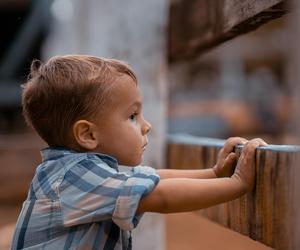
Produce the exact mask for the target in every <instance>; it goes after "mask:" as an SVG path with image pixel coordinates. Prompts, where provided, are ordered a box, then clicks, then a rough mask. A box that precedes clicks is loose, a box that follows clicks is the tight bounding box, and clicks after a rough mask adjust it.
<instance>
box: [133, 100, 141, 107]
mask: <svg viewBox="0 0 300 250" xmlns="http://www.w3.org/2000/svg"><path fill="white" fill-rule="evenodd" d="M134 106H136V107H137V108H141V107H142V103H141V102H140V101H136V102H134V103H133V104H132V105H131V106H130V107H134Z"/></svg>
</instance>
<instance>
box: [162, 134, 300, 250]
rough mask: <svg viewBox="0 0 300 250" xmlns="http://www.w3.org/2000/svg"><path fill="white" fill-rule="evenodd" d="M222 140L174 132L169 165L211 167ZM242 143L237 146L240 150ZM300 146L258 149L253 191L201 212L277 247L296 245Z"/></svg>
mask: <svg viewBox="0 0 300 250" xmlns="http://www.w3.org/2000/svg"><path fill="white" fill-rule="evenodd" d="M222 143H223V142H222V141H221V140H211V139H201V138H195V137H191V136H171V137H170V138H169V144H168V157H167V158H168V166H171V167H172V168H176V169H187V168H199V169H202V168H209V167H212V166H213V165H214V164H215V163H216V159H217V154H218V151H219V149H220V148H221V147H222ZM241 150H242V147H241V146H240V147H236V148H235V151H236V152H238V153H240V152H241ZM299 160H300V147H298V146H279V145H270V146H267V147H260V148H258V149H257V152H256V184H255V188H254V190H253V192H251V193H249V194H247V195H244V196H242V197H241V198H239V199H236V200H234V201H231V202H227V203H224V204H221V205H218V206H214V207H211V208H208V209H203V210H201V211H199V213H201V214H204V215H205V216H206V217H208V218H210V219H211V220H213V221H216V222H218V223H220V224H222V225H223V226H225V227H227V228H229V229H232V230H234V231H236V232H239V233H241V234H244V235H247V236H249V237H251V238H252V239H254V240H257V241H259V242H261V243H263V244H265V245H267V246H270V247H273V248H275V249H285V250H289V249H296V248H295V246H294V243H293V242H294V239H292V237H293V230H294V228H293V225H294V223H293V220H294V218H295V212H296V211H294V210H293V207H294V206H293V203H294V200H293V190H294V182H293V178H292V177H293V175H294V172H295V167H296V164H295V163H296V162H299Z"/></svg>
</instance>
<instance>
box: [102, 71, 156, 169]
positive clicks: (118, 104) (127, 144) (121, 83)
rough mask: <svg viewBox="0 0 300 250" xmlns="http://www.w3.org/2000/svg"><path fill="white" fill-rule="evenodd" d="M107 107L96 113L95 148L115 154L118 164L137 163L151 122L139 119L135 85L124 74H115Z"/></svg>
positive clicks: (140, 109) (138, 95) (140, 111)
mask: <svg viewBox="0 0 300 250" xmlns="http://www.w3.org/2000/svg"><path fill="white" fill-rule="evenodd" d="M114 85H115V86H113V89H112V93H111V95H112V97H111V101H110V104H109V105H108V108H107V109H108V110H107V111H106V112H105V113H104V114H102V115H99V117H98V119H97V121H96V126H97V131H98V134H99V136H98V147H97V148H96V151H97V152H99V153H104V154H108V155H111V156H113V157H115V158H116V159H117V160H118V162H119V164H121V165H127V166H136V165H138V164H140V163H141V160H142V155H143V152H144V150H145V148H146V145H147V143H148V140H147V133H148V132H149V131H150V129H151V125H150V124H149V123H148V122H147V121H146V120H145V119H144V118H143V115H142V99H141V94H140V91H139V88H138V86H137V84H136V83H135V82H134V81H133V80H132V78H131V77H130V76H128V75H125V74H124V75H122V76H120V77H118V79H117V80H116V82H115V83H114Z"/></svg>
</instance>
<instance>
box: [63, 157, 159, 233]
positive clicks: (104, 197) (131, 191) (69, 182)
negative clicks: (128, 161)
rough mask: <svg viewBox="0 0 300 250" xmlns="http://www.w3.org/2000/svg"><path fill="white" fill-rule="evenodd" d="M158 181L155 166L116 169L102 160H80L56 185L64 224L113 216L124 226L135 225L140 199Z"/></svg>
mask: <svg viewBox="0 0 300 250" xmlns="http://www.w3.org/2000/svg"><path fill="white" fill-rule="evenodd" d="M158 182H159V176H158V175H157V174H156V171H155V169H153V168H150V167H141V166H139V167H135V168H134V169H133V171H132V172H131V173H124V172H118V171H117V170H115V169H113V168H111V167H110V166H108V165H107V164H106V163H104V162H101V161H91V160H89V159H85V160H82V161H81V162H79V163H77V164H76V165H75V166H73V167H72V168H70V169H69V170H68V171H67V172H66V173H65V176H64V178H63V181H62V182H61V184H60V186H59V199H60V206H61V211H62V217H63V222H64V225H65V226H74V225H79V224H86V223H92V222H97V221H104V220H108V219H112V220H113V221H114V223H116V224H117V225H118V226H119V227H120V228H121V229H123V230H131V229H133V228H134V227H136V226H137V224H138V221H139V216H138V215H136V210H137V208H138V204H139V201H140V199H141V198H142V197H144V196H145V195H147V194H148V193H150V192H151V191H152V190H153V189H154V187H155V186H156V185H157V183H158Z"/></svg>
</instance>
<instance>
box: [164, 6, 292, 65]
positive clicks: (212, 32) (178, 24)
mask: <svg viewBox="0 0 300 250" xmlns="http://www.w3.org/2000/svg"><path fill="white" fill-rule="evenodd" d="M287 2H288V1H286V0H243V1H238V0H222V1H219V0H218V1H205V0H189V1H185V0H173V1H171V9H170V21H169V23H170V24H169V59H170V61H179V60H186V59H191V58H195V57H197V56H199V54H201V53H203V52H205V51H207V50H208V49H210V48H213V47H216V46H217V45H219V44H221V43H223V42H224V41H227V40H229V39H232V38H234V37H237V36H239V35H241V34H244V33H247V32H250V31H252V30H255V29H256V28H258V27H260V26H261V25H262V24H264V23H266V22H268V21H270V20H273V19H275V18H279V17H281V16H282V15H284V14H285V13H287V11H288V8H287Z"/></svg>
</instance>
